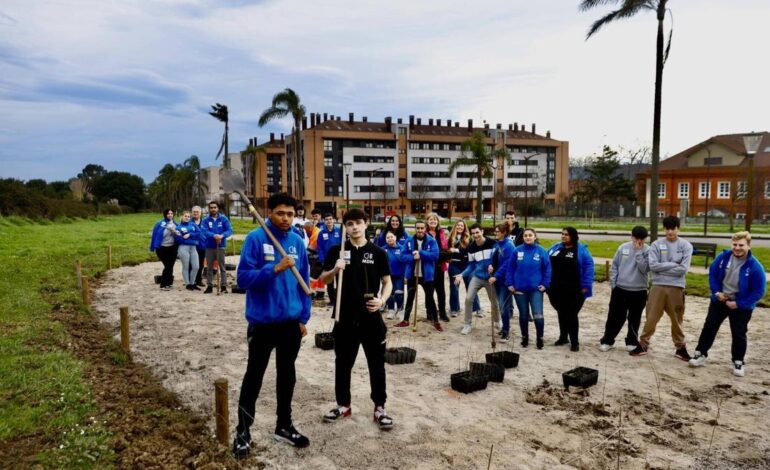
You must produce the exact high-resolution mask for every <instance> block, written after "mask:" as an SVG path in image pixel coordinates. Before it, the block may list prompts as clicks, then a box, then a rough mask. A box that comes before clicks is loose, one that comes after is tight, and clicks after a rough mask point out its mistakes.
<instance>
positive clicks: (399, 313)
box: [396, 309, 404, 321]
mask: <svg viewBox="0 0 770 470" xmlns="http://www.w3.org/2000/svg"><path fill="white" fill-rule="evenodd" d="M403 319H404V311H403V310H401V309H399V310H396V320H398V321H403Z"/></svg>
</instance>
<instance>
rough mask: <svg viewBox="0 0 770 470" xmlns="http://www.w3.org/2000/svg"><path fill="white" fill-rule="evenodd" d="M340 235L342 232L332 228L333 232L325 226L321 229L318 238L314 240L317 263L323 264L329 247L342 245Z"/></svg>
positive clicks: (335, 227)
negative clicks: (316, 249)
mask: <svg viewBox="0 0 770 470" xmlns="http://www.w3.org/2000/svg"><path fill="white" fill-rule="evenodd" d="M341 235H342V230H341V229H340V228H339V227H337V226H336V225H335V226H334V229H333V230H329V229H328V228H326V224H324V226H323V227H322V228H321V231H320V232H318V238H317V239H316V240H317V241H316V246H317V248H318V261H320V262H321V263H323V262H324V260H325V259H326V254H327V253H328V252H329V250H330V249H331V247H333V246H340V243H342V240H340V236H341Z"/></svg>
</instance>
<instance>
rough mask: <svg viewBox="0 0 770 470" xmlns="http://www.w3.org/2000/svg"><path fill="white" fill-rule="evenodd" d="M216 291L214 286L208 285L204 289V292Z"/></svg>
mask: <svg viewBox="0 0 770 470" xmlns="http://www.w3.org/2000/svg"><path fill="white" fill-rule="evenodd" d="M212 292H214V288H213V287H211V286H208V287H206V290H204V291H203V293H204V294H211V293H212Z"/></svg>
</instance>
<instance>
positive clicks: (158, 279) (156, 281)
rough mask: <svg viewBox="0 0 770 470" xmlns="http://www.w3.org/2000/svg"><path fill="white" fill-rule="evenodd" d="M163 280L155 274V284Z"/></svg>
mask: <svg viewBox="0 0 770 470" xmlns="http://www.w3.org/2000/svg"><path fill="white" fill-rule="evenodd" d="M161 279H163V276H161V275H159V274H156V275H155V284H160V280H161Z"/></svg>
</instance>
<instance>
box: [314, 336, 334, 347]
mask: <svg viewBox="0 0 770 470" xmlns="http://www.w3.org/2000/svg"><path fill="white" fill-rule="evenodd" d="M315 345H316V347H318V348H321V349H323V350H324V351H328V350H329V349H333V348H334V333H332V332H328V333H316V334H315Z"/></svg>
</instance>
